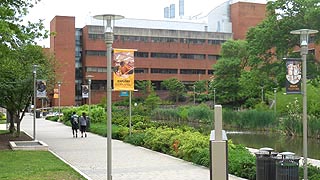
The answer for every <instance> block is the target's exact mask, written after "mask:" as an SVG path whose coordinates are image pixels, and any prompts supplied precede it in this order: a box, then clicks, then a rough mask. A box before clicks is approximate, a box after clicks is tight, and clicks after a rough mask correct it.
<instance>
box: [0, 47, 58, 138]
mask: <svg viewBox="0 0 320 180" xmlns="http://www.w3.org/2000/svg"><path fill="white" fill-rule="evenodd" d="M33 64H37V65H38V66H39V68H38V69H37V77H38V78H37V79H45V80H47V82H50V81H51V82H52V81H53V79H54V76H53V69H52V67H53V66H52V64H51V61H49V59H48V58H47V57H46V56H45V55H44V53H43V50H42V48H41V47H40V46H34V45H26V46H21V47H19V48H17V49H16V50H11V51H10V53H8V54H7V56H6V57H2V58H0V89H1V92H2V94H3V95H2V96H0V105H1V106H2V107H4V108H6V109H7V111H8V113H9V114H10V131H11V132H13V131H14V123H17V134H18V135H19V134H20V122H21V120H22V118H23V116H24V114H25V112H26V111H27V108H28V106H29V105H30V102H31V98H32V96H33V73H32V70H33Z"/></svg>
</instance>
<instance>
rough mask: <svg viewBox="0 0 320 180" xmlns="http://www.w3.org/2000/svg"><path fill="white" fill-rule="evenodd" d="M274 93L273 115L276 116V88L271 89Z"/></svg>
mask: <svg viewBox="0 0 320 180" xmlns="http://www.w3.org/2000/svg"><path fill="white" fill-rule="evenodd" d="M273 93H274V115H275V116H276V114H277V88H273Z"/></svg>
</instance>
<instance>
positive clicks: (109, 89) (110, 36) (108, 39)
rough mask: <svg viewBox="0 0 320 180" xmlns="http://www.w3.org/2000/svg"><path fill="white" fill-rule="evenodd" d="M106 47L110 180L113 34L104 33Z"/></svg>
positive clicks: (109, 175) (110, 167) (109, 173)
mask: <svg viewBox="0 0 320 180" xmlns="http://www.w3.org/2000/svg"><path fill="white" fill-rule="evenodd" d="M105 38H106V45H107V176H108V177H107V179H108V180H112V176H111V172H112V159H111V158H112V152H111V150H112V148H111V146H112V144H111V140H112V120H111V118H112V116H111V98H112V97H111V95H112V94H111V93H112V87H111V50H112V47H111V46H112V42H113V34H112V33H110V32H109V33H108V32H106V33H105Z"/></svg>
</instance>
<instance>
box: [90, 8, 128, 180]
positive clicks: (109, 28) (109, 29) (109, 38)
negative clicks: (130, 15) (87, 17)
mask: <svg viewBox="0 0 320 180" xmlns="http://www.w3.org/2000/svg"><path fill="white" fill-rule="evenodd" d="M93 18H95V19H98V20H103V21H104V23H106V24H104V26H105V27H104V28H105V43H106V46H107V180H112V175H111V170H112V164H111V163H112V159H111V158H112V152H111V150H112V148H111V142H112V141H111V140H112V127H111V126H112V115H111V104H112V100H111V98H112V87H111V75H112V71H111V50H112V43H113V26H114V21H115V20H118V19H123V18H124V17H123V16H121V15H114V14H103V15H96V16H94V17H93ZM112 23H113V24H112Z"/></svg>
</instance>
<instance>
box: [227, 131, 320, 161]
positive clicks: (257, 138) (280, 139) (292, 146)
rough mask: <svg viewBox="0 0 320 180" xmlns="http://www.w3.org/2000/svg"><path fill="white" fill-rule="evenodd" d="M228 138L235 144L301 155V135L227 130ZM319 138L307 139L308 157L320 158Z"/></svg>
mask: <svg viewBox="0 0 320 180" xmlns="http://www.w3.org/2000/svg"><path fill="white" fill-rule="evenodd" d="M227 137H228V139H231V140H232V141H233V142H234V143H235V144H242V145H244V146H246V147H250V148H255V149H260V148H262V147H270V148H272V149H274V150H275V151H276V152H285V151H289V152H293V153H295V154H296V155H298V156H303V142H302V141H303V140H302V137H287V136H281V135H279V134H275V133H272V134H258V133H248V132H245V133H235V132H231V133H229V132H227ZM319 149H320V139H310V138H309V139H308V157H309V158H312V159H320V151H319Z"/></svg>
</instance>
